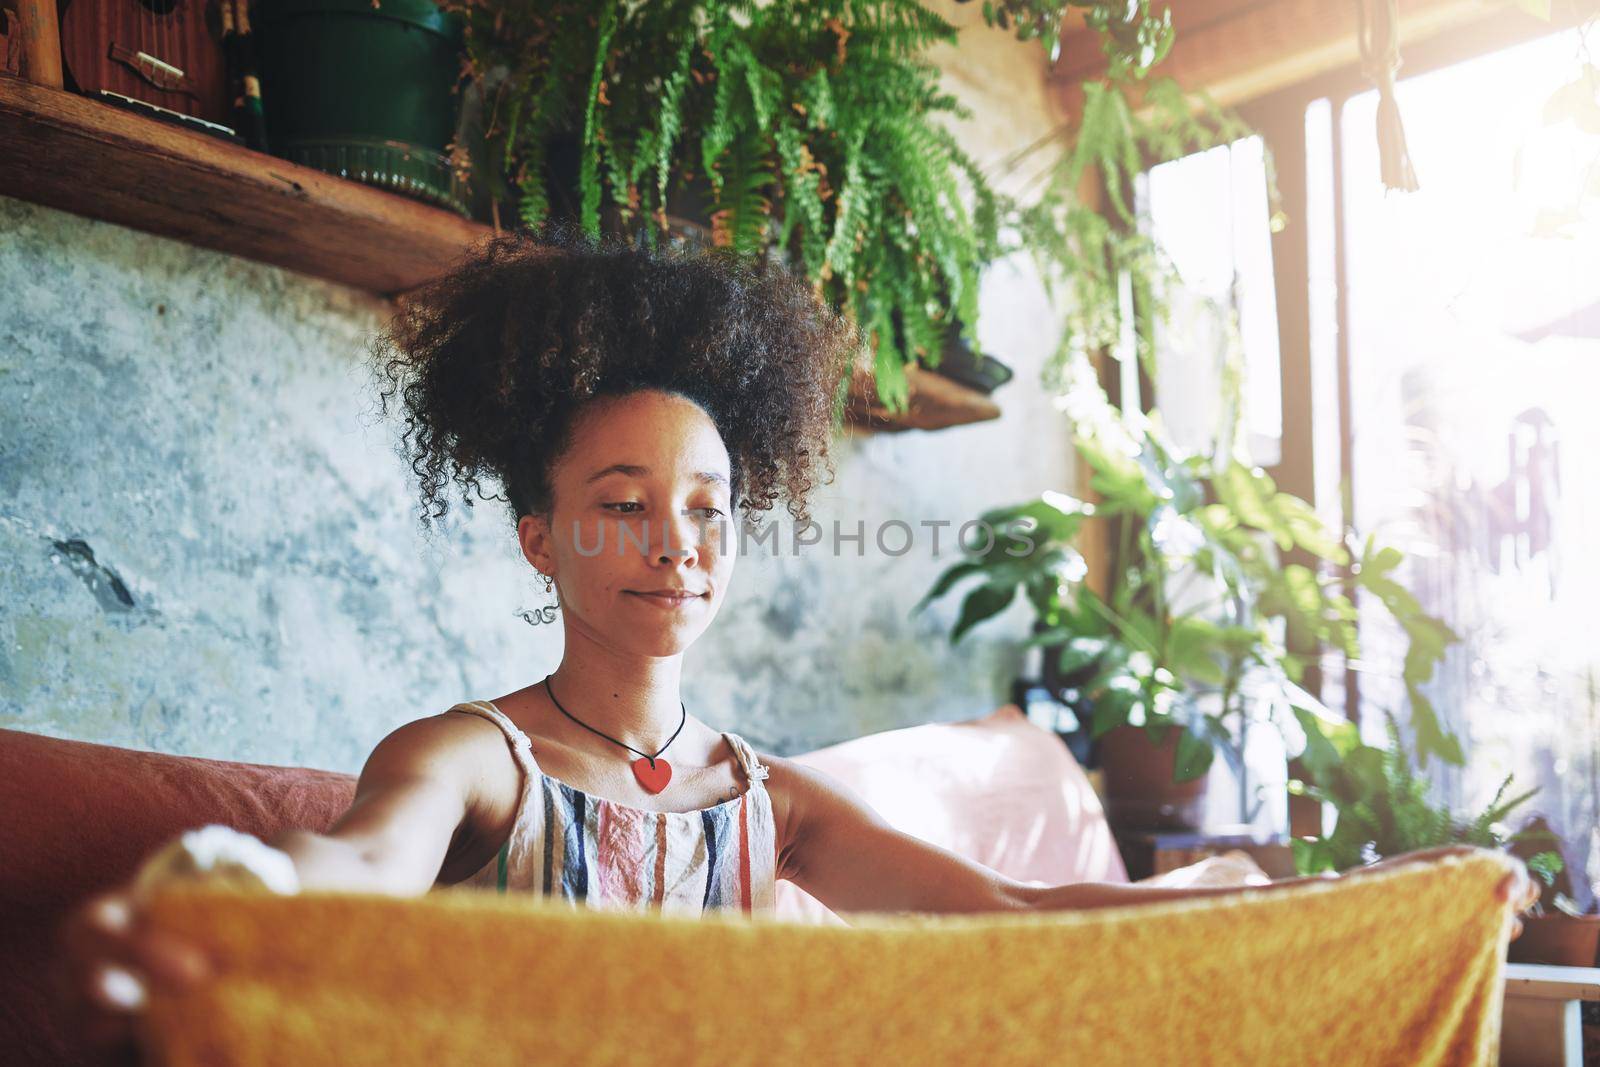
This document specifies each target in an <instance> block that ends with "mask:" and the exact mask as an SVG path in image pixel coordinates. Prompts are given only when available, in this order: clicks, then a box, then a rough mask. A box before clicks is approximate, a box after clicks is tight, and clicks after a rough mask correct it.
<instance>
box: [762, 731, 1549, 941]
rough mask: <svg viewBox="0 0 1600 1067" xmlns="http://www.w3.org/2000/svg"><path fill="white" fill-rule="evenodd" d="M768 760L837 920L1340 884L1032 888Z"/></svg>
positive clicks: (852, 796)
mask: <svg viewBox="0 0 1600 1067" xmlns="http://www.w3.org/2000/svg"><path fill="white" fill-rule="evenodd" d="M764 759H766V760H767V761H768V762H770V763H771V765H772V766H773V768H774V769H773V773H772V776H771V779H770V780H769V782H768V785H769V786H771V785H772V783H773V781H778V782H780V783H781V784H780V787H781V788H784V789H786V790H787V791H788V792H787V795H788V796H789V798H790V805H791V807H790V818H791V820H793V824H794V830H793V834H792V838H793V840H792V843H791V845H790V849H791V857H790V862H789V870H790V872H791V873H790V874H789V879H790V880H791V881H793V882H794V883H795V884H796V885H798V886H799V887H800V888H801V889H804V890H805V891H806V892H807V893H809V894H811V895H812V896H814V897H816V898H817V899H818V900H819V901H821V902H822V903H823V904H825V905H826V906H827V907H828V908H829V909H831V910H833V911H835V912H858V911H859V912H940V913H942V912H980V911H1013V910H1028V909H1041V910H1061V909H1071V910H1079V909H1086V908H1103V907H1114V906H1117V905H1126V904H1144V903H1150V902H1154V901H1162V900H1187V899H1192V898H1195V897H1214V896H1225V895H1229V894H1235V893H1239V892H1242V891H1245V890H1253V891H1256V892H1260V891H1263V890H1277V889H1282V888H1287V887H1289V886H1295V885H1304V884H1306V883H1309V882H1320V881H1324V880H1326V879H1330V878H1336V877H1340V876H1338V875H1335V874H1333V873H1331V872H1329V873H1327V874H1321V875H1309V876H1305V877H1300V878H1286V879H1282V880H1280V881H1267V882H1264V883H1263V882H1260V881H1259V880H1257V881H1256V883H1255V884H1250V883H1249V882H1243V883H1242V884H1233V885H1190V886H1174V885H1162V884H1160V883H1159V882H1156V881H1150V882H1134V883H1128V884H1120V883H1112V882H1073V883H1068V884H1066V885H1055V886H1035V885H1029V884H1027V883H1025V882H1019V881H1017V880H1015V879H1013V878H1008V877H1006V876H1005V875H1002V874H1000V873H999V872H998V871H994V870H991V869H990V868H988V867H985V866H983V865H982V864H979V863H974V862H973V861H971V860H969V859H967V858H966V857H964V856H959V855H957V854H955V853H954V852H951V851H949V850H948V849H944V848H940V847H939V846H937V845H934V844H930V843H929V842H927V841H923V840H921V839H920V838H916V837H913V836H911V835H910V834H905V833H902V832H900V831H898V830H896V829H894V827H892V826H890V825H889V824H888V823H887V822H886V821H885V820H884V819H883V817H882V816H880V815H879V814H878V813H877V812H875V811H873V810H872V808H871V807H870V806H869V805H868V804H867V803H866V802H865V801H864V800H862V799H861V798H860V797H859V796H858V795H856V793H855V792H854V791H852V790H851V789H850V788H849V787H847V786H846V785H844V784H843V783H842V782H839V781H838V780H837V779H835V778H833V777H832V776H830V775H827V774H824V773H822V772H821V771H817V770H815V769H813V768H810V767H805V766H803V765H801V764H797V763H795V762H793V761H792V760H784V759H778V758H776V757H764ZM780 776H781V777H780ZM1466 851H1472V849H1469V848H1467V847H1466V846H1459V845H1452V846H1447V847H1444V848H1437V849H1429V850H1426V851H1422V852H1412V853H1407V854H1406V855H1404V856H1396V857H1394V858H1392V859H1388V860H1384V861H1383V862H1382V863H1378V864H1374V865H1372V866H1370V867H1365V868H1360V869H1357V870H1355V871H1351V872H1347V873H1346V875H1344V877H1359V876H1361V875H1363V874H1365V873H1368V872H1371V871H1375V870H1382V869H1385V868H1390V867H1395V866H1399V865H1400V864H1403V863H1415V862H1419V861H1424V860H1431V859H1435V858H1438V857H1439V856H1442V855H1448V854H1451V853H1457V852H1466ZM1202 880H1203V879H1202ZM1530 885H1531V882H1530V881H1529V880H1528V879H1527V877H1526V874H1525V872H1523V873H1522V874H1521V875H1520V877H1519V876H1518V875H1508V876H1507V879H1506V881H1505V882H1504V883H1502V885H1501V887H1500V893H1501V899H1503V900H1515V901H1516V903H1517V906H1518V908H1519V910H1520V909H1521V908H1524V907H1526V906H1528V904H1529V898H1528V893H1529V886H1530ZM1534 892H1535V894H1536V889H1535V890H1534ZM1534 899H1536V896H1535V897H1534ZM1514 929H1520V924H1517V925H1516V927H1514Z"/></svg>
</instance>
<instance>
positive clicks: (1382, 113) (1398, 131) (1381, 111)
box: [1355, 0, 1417, 193]
mask: <svg viewBox="0 0 1600 1067" xmlns="http://www.w3.org/2000/svg"><path fill="white" fill-rule="evenodd" d="M1355 5H1356V12H1357V16H1358V19H1359V23H1358V29H1357V40H1358V42H1359V43H1360V46H1361V70H1362V73H1363V74H1365V75H1366V76H1367V77H1368V78H1370V79H1371V80H1372V82H1373V84H1374V85H1376V86H1377V87H1378V170H1379V172H1380V174H1381V176H1382V178H1383V184H1384V187H1385V188H1388V189H1399V190H1401V191H1403V192H1407V193H1410V192H1415V191H1416V189H1417V174H1416V171H1415V170H1413V169H1412V167H1411V156H1410V154H1409V153H1408V152H1407V151H1406V128H1405V124H1404V123H1402V122H1401V121H1400V104H1399V103H1398V102H1397V101H1396V100H1395V98H1394V78H1395V75H1396V74H1398V73H1399V71H1400V9H1399V4H1398V0H1355Z"/></svg>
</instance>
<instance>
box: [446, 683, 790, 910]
mask: <svg viewBox="0 0 1600 1067" xmlns="http://www.w3.org/2000/svg"><path fill="white" fill-rule="evenodd" d="M449 710H450V711H455V712H462V713H465V714H469V715H479V716H482V717H483V718H485V719H488V720H489V721H490V722H492V723H494V724H495V725H496V726H498V727H500V730H501V732H502V733H504V734H505V735H506V742H507V744H509V745H510V746H511V754H512V757H513V758H514V759H515V760H516V761H517V766H518V767H520V768H521V770H522V793H521V797H520V799H519V801H518V805H517V816H516V821H515V823H514V824H513V826H512V829H511V835H510V837H508V838H507V839H506V843H505V844H504V845H502V846H501V847H500V852H499V854H498V855H497V856H496V857H495V858H494V859H493V860H490V861H489V862H488V863H486V864H485V865H484V866H483V867H482V868H481V869H480V870H479V871H478V872H477V873H476V874H474V875H472V876H471V877H470V878H468V879H467V880H466V881H465V882H464V883H462V884H464V885H468V886H472V887H475V888H482V889H493V890H498V891H499V892H502V893H505V892H531V893H539V894H542V895H544V896H546V897H554V898H557V899H560V900H565V901H568V902H570V903H571V904H572V905H573V906H574V907H578V906H585V907H592V908H601V909H608V910H622V911H646V910H650V909H659V910H660V911H662V912H664V913H668V914H677V915H700V914H702V913H703V912H706V911H712V910H726V911H741V912H745V913H748V914H763V915H772V914H773V913H774V911H775V908H776V903H777V892H776V890H777V884H776V883H777V833H776V829H775V824H774V820H773V816H772V799H771V797H770V796H769V795H768V793H767V789H766V786H765V785H764V784H763V782H762V780H763V779H765V778H766V777H767V772H768V769H767V768H766V767H765V766H763V765H762V764H761V763H760V761H759V760H758V759H757V757H756V754H755V750H754V749H752V748H751V747H750V745H749V743H748V742H746V741H745V740H744V738H742V737H740V736H739V735H738V734H732V733H726V732H724V733H723V735H722V736H723V737H724V738H726V739H727V741H728V744H729V746H730V747H731V748H732V749H733V751H734V754H735V756H736V757H737V758H738V761H739V767H740V770H741V771H743V773H744V776H745V780H746V782H747V783H748V788H747V789H746V790H745V791H744V792H743V793H742V794H740V795H739V796H737V797H735V798H734V799H732V800H726V801H723V802H722V803H720V804H716V805H713V806H712V807H709V808H702V809H699V810H696V811H650V810H648V809H645V808H635V807H631V806H629V805H627V804H621V803H618V802H617V801H614V800H607V799H605V798H603V797H596V796H591V795H589V794H586V793H584V792H583V791H582V790H578V789H574V788H573V787H572V786H570V785H568V784H567V783H565V782H562V781H559V780H557V779H555V778H552V777H550V776H549V775H548V774H545V773H544V772H543V771H541V770H540V769H539V764H538V762H537V761H536V760H535V759H534V755H533V743H532V741H531V740H529V738H528V735H527V734H525V733H523V732H522V731H521V730H520V729H518V728H517V726H516V724H514V723H513V722H512V721H511V720H510V718H508V717H507V716H506V714H505V713H504V712H502V711H501V710H500V709H499V708H497V707H495V705H494V702H493V701H489V700H474V701H469V702H467V703H464V704H457V705H456V706H455V707H452V708H450V709H449Z"/></svg>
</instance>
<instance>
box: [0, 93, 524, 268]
mask: <svg viewBox="0 0 1600 1067" xmlns="http://www.w3.org/2000/svg"><path fill="white" fill-rule="evenodd" d="M0 195H4V196H12V197H16V198H18V199H20V200H27V201H29V202H32V203H36V204H44V205H45V206H47V207H54V208H60V209H62V210H64V211H70V212H73V213H74V214H78V215H86V216H88V217H90V218H94V219H101V220H103V221H106V222H114V223H117V224H119V225H122V226H128V227H131V228H133V229H136V230H143V231H145V232H147V233H154V234H159V235H160V236H163V237H175V238H177V239H178V240H181V241H187V242H189V243H190V244H194V245H199V246H201V247H203V248H211V249H215V250H217V251H219V252H228V253H231V254H233V255H238V256H243V257H245V258H247V259H254V260H259V261H261V262H263V263H271V264H273V265H275V266H279V267H287V268H288V269H290V270H295V271H299V272H301V273H303V274H309V275H312V276H314V277H318V278H326V279H329V280H331V281H336V282H340V283H343V284H345V285H350V286H354V287H356V288H358V289H364V290H367V291H369V292H373V293H380V294H383V295H386V296H387V295H394V294H396V293H399V292H403V291H405V290H407V289H411V288H414V287H415V286H417V285H420V284H421V283H423V282H425V281H427V280H429V279H431V278H433V277H435V276H437V275H439V274H441V273H443V272H444V271H445V270H446V269H448V268H449V267H450V266H451V264H452V263H453V261H454V260H455V259H457V258H458V257H459V256H461V255H462V254H464V253H465V252H466V251H467V249H468V247H469V246H470V245H472V244H473V243H475V242H477V241H479V240H481V239H483V238H486V237H487V236H489V235H490V234H491V233H493V230H492V229H491V228H490V227H488V226H484V225H482V224H480V223H477V222H473V221H471V220H469V219H465V218H462V217H461V216H460V215H458V214H456V213H455V212H453V211H448V210H445V209H444V208H439V207H433V206H432V205H429V204H426V203H423V202H421V201H418V200H413V199H410V198H409V197H404V196H400V195H399V194H396V193H391V192H388V191H386V190H383V189H378V188H375V187H373V186H370V185H363V184H360V183H358V182H354V181H349V180H346V179H344V178H339V177H336V176H334V175H332V174H324V173H323V172H322V171H320V170H313V169H311V168H309V167H302V166H299V165H298V164H294V163H290V162H289V161H288V160H284V159H279V158H277V157H276V156H269V155H265V154H263V153H261V152H253V151H251V150H250V149H248V148H243V147H241V146H239V145H235V144H230V143H228V142H226V141H222V140H219V139H217V138H215V137H210V136H207V135H205V134H202V133H196V132H194V131H191V130H186V129H182V128H179V127H176V126H171V125H168V124H167V123H164V122H158V121H156V120H155V119H150V118H146V117H145V116H143V115H137V114H133V113H131V112H127V111H123V110H122V109H121V108H117V107H113V106H112V105H110V104H103V103H101V102H99V101H98V100H91V99H89V98H87V97H84V96H79V95H78V94H76V93H69V92H64V91H62V90H59V89H50V88H46V87H44V86H40V85H34V84H32V83H30V82H28V81H24V80H22V79H20V78H10V77H4V76H0Z"/></svg>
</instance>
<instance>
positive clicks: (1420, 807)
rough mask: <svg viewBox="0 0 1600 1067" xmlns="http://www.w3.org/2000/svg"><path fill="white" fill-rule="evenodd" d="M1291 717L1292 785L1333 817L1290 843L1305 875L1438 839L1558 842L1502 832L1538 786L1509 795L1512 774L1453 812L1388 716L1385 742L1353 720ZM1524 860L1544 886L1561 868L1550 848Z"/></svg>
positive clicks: (1534, 833) (1499, 844)
mask: <svg viewBox="0 0 1600 1067" xmlns="http://www.w3.org/2000/svg"><path fill="white" fill-rule="evenodd" d="M1296 715H1297V716H1298V717H1299V719H1300V724H1301V726H1303V727H1304V729H1305V734H1306V744H1305V749H1304V751H1303V752H1302V753H1301V755H1300V764H1301V766H1303V767H1304V768H1305V771H1306V778H1304V779H1299V778H1297V779H1292V780H1291V781H1290V782H1289V791H1290V792H1291V793H1293V794H1296V795H1301V796H1309V797H1312V798H1314V799H1316V800H1318V801H1321V802H1322V803H1325V804H1327V805H1329V806H1331V807H1332V809H1333V810H1334V812H1335V813H1336V816H1337V818H1336V820H1335V822H1334V825H1333V828H1332V829H1331V830H1329V831H1328V832H1327V833H1325V834H1322V835H1318V836H1313V837H1305V838H1297V839H1295V841H1294V842H1293V848H1294V858H1295V865H1296V867H1298V868H1299V870H1300V873H1302V874H1316V873H1318V872H1321V871H1329V870H1331V871H1345V870H1349V869H1350V868H1352V867H1358V866H1361V865H1363V864H1366V863H1372V862H1374V861H1376V860H1379V859H1383V858H1385V857H1388V856H1398V855H1401V854H1403V853H1406V852H1414V851H1417V850H1418V849H1424V848H1433V847H1436V846H1439V845H1453V844H1461V845H1476V846H1478V847H1480V848H1500V849H1509V848H1510V847H1511V846H1513V845H1517V844H1521V843H1524V842H1537V841H1547V842H1554V841H1555V835H1553V834H1551V833H1550V832H1549V831H1548V830H1529V829H1524V830H1520V831H1517V832H1516V833H1509V832H1507V830H1506V828H1505V825H1504V821H1505V818H1506V817H1507V816H1508V815H1510V814H1511V812H1513V811H1515V810H1516V809H1517V808H1519V807H1521V806H1522V805H1523V804H1525V803H1527V802H1528V800H1530V799H1531V798H1532V797H1533V796H1534V794H1536V793H1537V792H1538V790H1537V789H1530V790H1528V791H1527V792H1524V793H1520V794H1518V795H1516V796H1511V797H1507V795H1506V794H1507V792H1508V791H1509V790H1510V788H1511V782H1512V776H1511V775H1507V776H1506V777H1505V779H1504V780H1503V781H1502V782H1501V783H1500V788H1499V789H1498V790H1496V792H1495V795H1494V799H1492V800H1491V801H1490V802H1489V804H1488V806H1487V807H1486V808H1484V809H1483V810H1482V811H1481V812H1479V813H1478V814H1476V815H1474V816H1470V817H1466V818H1462V817H1458V816H1457V815H1456V814H1454V813H1453V812H1452V811H1451V810H1450V809H1449V807H1447V806H1445V805H1441V804H1436V803H1434V802H1433V801H1432V800H1431V799H1430V798H1429V795H1428V794H1429V783H1428V781H1427V779H1425V778H1423V777H1421V776H1420V775H1418V774H1417V773H1416V771H1415V769H1414V768H1413V766H1412V758H1411V753H1410V752H1409V751H1408V750H1407V748H1406V744H1405V740H1404V738H1403V737H1402V735H1401V731H1400V725H1399V723H1398V722H1397V721H1396V720H1395V717H1394V715H1393V714H1390V713H1385V715H1384V723H1385V727H1386V730H1387V733H1388V745H1387V746H1386V747H1381V748H1380V747H1375V746H1372V745H1367V744H1364V743H1363V742H1362V741H1361V735H1360V731H1359V730H1357V729H1356V726H1355V724H1354V723H1350V722H1340V721H1336V720H1332V719H1329V718H1325V717H1319V716H1316V715H1313V714H1310V713H1309V712H1306V711H1297V712H1296ZM1527 865H1528V869H1529V870H1530V871H1531V872H1532V873H1534V874H1535V875H1537V876H1538V877H1539V878H1541V879H1542V880H1543V881H1544V882H1545V883H1546V885H1553V884H1554V882H1555V876H1556V874H1557V873H1559V872H1560V871H1561V870H1562V867H1563V864H1562V860H1561V855H1560V853H1559V852H1558V851H1556V850H1554V849H1544V850H1542V851H1538V852H1535V853H1533V854H1532V855H1531V856H1530V857H1529V858H1528V860H1527Z"/></svg>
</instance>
